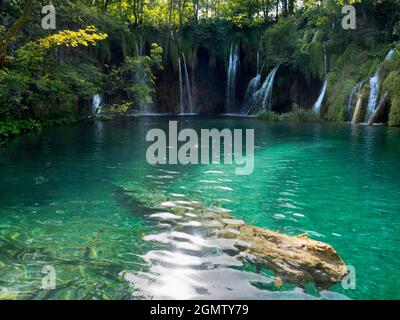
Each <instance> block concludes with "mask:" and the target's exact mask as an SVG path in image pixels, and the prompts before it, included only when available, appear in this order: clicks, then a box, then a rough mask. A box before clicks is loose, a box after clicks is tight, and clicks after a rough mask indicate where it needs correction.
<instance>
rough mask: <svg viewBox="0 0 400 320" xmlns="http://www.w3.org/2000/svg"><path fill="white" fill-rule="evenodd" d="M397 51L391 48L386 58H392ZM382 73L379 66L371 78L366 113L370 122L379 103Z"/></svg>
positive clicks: (366, 117)
mask: <svg viewBox="0 0 400 320" xmlns="http://www.w3.org/2000/svg"><path fill="white" fill-rule="evenodd" d="M395 52H396V48H392V49H390V51H389V52H388V54H387V56H386V58H385V60H392V58H393V55H394V53H395ZM380 74H381V67H379V68H378V70H376V72H375V74H374V75H373V77H372V78H371V79H370V80H369V84H370V87H371V91H370V93H369V100H368V107H367V112H366V114H365V122H368V120H369V118H370V117H371V116H372V115H373V114H374V112H375V109H376V106H377V104H378V99H379V93H380Z"/></svg>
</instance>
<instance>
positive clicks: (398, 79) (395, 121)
mask: <svg viewBox="0 0 400 320" xmlns="http://www.w3.org/2000/svg"><path fill="white" fill-rule="evenodd" d="M383 90H384V91H389V94H390V105H391V106H390V112H389V126H392V127H400V70H397V71H392V72H391V73H390V74H389V76H388V77H387V78H386V80H385V82H384V83H383Z"/></svg>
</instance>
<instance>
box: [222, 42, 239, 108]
mask: <svg viewBox="0 0 400 320" xmlns="http://www.w3.org/2000/svg"><path fill="white" fill-rule="evenodd" d="M238 65H239V45H236V46H235V50H233V45H231V51H230V54H229V67H228V81H227V85H226V108H225V110H226V112H227V113H232V112H233V111H234V110H235V106H236V76H237V70H238Z"/></svg>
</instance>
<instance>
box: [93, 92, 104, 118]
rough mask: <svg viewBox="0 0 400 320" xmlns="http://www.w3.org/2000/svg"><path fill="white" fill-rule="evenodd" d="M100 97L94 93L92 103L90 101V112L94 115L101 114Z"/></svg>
mask: <svg viewBox="0 0 400 320" xmlns="http://www.w3.org/2000/svg"><path fill="white" fill-rule="evenodd" d="M101 101H102V100H101V96H100V95H99V94H98V93H96V94H95V95H94V96H93V101H92V111H93V114H94V115H99V114H101V112H102V108H101Z"/></svg>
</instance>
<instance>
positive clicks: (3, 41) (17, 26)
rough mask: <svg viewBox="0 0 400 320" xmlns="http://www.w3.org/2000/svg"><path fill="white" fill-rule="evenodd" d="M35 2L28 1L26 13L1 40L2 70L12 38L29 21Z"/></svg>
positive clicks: (0, 60) (0, 58)
mask: <svg viewBox="0 0 400 320" xmlns="http://www.w3.org/2000/svg"><path fill="white" fill-rule="evenodd" d="M32 2H33V0H26V1H25V6H24V12H23V13H22V16H21V17H19V19H18V20H17V21H15V22H14V24H13V25H12V26H11V27H10V28H9V29H8V30H7V31H6V33H5V34H4V36H3V37H2V38H0V68H1V67H2V66H3V63H4V59H5V57H6V53H7V48H8V46H9V45H10V42H11V41H12V38H13V37H14V36H15V35H16V34H17V33H18V32H19V31H20V30H21V29H22V27H23V26H24V24H25V23H26V22H27V21H28V20H29V15H30V13H31V10H32Z"/></svg>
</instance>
